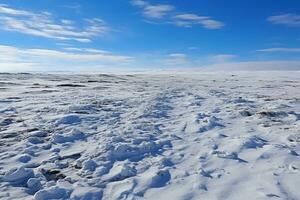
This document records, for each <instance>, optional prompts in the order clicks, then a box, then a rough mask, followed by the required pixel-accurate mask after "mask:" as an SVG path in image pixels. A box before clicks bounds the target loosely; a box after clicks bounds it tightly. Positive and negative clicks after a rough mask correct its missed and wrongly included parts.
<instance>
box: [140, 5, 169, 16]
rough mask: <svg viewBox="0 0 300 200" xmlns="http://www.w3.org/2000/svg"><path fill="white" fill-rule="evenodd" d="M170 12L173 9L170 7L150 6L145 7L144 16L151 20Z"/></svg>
mask: <svg viewBox="0 0 300 200" xmlns="http://www.w3.org/2000/svg"><path fill="white" fill-rule="evenodd" d="M172 10H174V7H173V6H170V5H155V6H153V5H151V6H146V7H145V9H144V15H146V16H147V17H151V18H162V17H164V16H165V15H167V14H168V13H169V12H170V11H172Z"/></svg>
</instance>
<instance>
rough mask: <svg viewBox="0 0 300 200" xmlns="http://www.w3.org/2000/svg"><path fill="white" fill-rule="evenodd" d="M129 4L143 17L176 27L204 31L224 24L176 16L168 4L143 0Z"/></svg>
mask: <svg viewBox="0 0 300 200" xmlns="http://www.w3.org/2000/svg"><path fill="white" fill-rule="evenodd" d="M131 4H132V5H134V6H137V7H139V8H141V9H142V13H143V15H144V16H145V17H147V18H150V19H156V20H162V21H163V22H167V23H170V24H174V25H176V26H178V27H192V26H194V25H200V26H202V27H203V28H205V29H221V28H222V27H224V26H225V24H224V23H223V22H221V21H218V20H215V19H213V18H212V17H209V16H200V15H196V14H192V13H183V14H177V13H178V11H176V8H175V7H174V6H173V5H169V4H156V5H154V4H150V3H149V2H147V1H144V0H131Z"/></svg>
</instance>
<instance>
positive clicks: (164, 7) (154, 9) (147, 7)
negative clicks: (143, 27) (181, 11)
mask: <svg viewBox="0 0 300 200" xmlns="http://www.w3.org/2000/svg"><path fill="white" fill-rule="evenodd" d="M131 4H132V5H134V6H138V7H140V8H142V11H143V14H144V16H146V17H148V18H157V19H159V18H162V17H164V16H166V15H167V14H168V13H170V12H171V11H173V10H174V9H175V7H174V6H172V5H168V4H157V5H152V4H150V3H148V2H146V1H143V0H132V1H131Z"/></svg>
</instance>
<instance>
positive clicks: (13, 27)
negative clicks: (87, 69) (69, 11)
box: [0, 5, 110, 42]
mask: <svg viewBox="0 0 300 200" xmlns="http://www.w3.org/2000/svg"><path fill="white" fill-rule="evenodd" d="M84 23H85V27H84V28H82V29H80V28H78V27H77V26H76V23H75V22H74V21H72V20H67V19H60V20H54V17H53V16H52V14H51V13H48V12H32V11H26V10H20V9H14V8H10V7H8V6H6V5H0V28H1V29H3V30H6V31H14V32H19V33H23V34H28V35H34V36H39V37H45V38H52V39H58V40H75V41H78V42H90V41H91V39H92V38H94V37H97V36H101V35H103V34H105V33H107V32H108V31H109V30H110V28H109V27H108V26H107V25H106V23H105V22H104V21H103V20H101V19H99V18H93V19H85V20H84Z"/></svg>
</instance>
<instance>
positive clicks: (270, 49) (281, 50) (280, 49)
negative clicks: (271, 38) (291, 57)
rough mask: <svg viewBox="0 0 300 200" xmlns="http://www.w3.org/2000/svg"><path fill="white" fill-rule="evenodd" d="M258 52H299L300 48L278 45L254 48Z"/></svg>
mask: <svg viewBox="0 0 300 200" xmlns="http://www.w3.org/2000/svg"><path fill="white" fill-rule="evenodd" d="M256 51H258V52H269V53H272V52H287V53H296V52H300V48H282V47H278V48H268V49H259V50H256Z"/></svg>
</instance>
